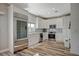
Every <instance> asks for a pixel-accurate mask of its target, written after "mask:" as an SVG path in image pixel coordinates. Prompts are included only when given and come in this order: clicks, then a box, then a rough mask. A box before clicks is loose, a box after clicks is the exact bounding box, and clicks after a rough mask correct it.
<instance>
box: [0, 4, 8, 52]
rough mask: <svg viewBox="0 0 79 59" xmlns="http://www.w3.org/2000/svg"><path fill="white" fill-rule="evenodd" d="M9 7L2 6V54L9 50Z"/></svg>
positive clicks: (0, 9)
mask: <svg viewBox="0 0 79 59" xmlns="http://www.w3.org/2000/svg"><path fill="white" fill-rule="evenodd" d="M7 9H8V6H7V5H5V4H0V12H3V13H4V14H3V15H1V14H0V52H1V51H6V50H7V49H8V14H7V11H8V10H7Z"/></svg>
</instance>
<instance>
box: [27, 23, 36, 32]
mask: <svg viewBox="0 0 79 59" xmlns="http://www.w3.org/2000/svg"><path fill="white" fill-rule="evenodd" d="M28 32H29V33H32V32H35V24H34V23H28Z"/></svg>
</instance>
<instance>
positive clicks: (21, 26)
mask: <svg viewBox="0 0 79 59" xmlns="http://www.w3.org/2000/svg"><path fill="white" fill-rule="evenodd" d="M25 37H27V22H25V21H20V20H17V39H21V38H25Z"/></svg>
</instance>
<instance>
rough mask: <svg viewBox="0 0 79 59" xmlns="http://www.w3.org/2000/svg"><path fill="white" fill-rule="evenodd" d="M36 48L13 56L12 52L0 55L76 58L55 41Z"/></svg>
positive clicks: (41, 44)
mask: <svg viewBox="0 0 79 59" xmlns="http://www.w3.org/2000/svg"><path fill="white" fill-rule="evenodd" d="M38 44H39V45H38V46H37V47H34V48H27V49H24V50H22V51H19V52H16V53H15V54H11V53H10V52H4V53H0V56H35V55H39V56H76V55H75V54H71V53H70V51H69V49H66V48H64V44H63V43H58V42H56V41H53V40H46V41H44V42H42V43H38Z"/></svg>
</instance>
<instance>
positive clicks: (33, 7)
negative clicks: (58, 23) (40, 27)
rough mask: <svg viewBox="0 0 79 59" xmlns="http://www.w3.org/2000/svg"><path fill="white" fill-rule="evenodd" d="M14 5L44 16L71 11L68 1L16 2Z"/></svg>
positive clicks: (59, 14) (53, 15) (54, 15)
mask: <svg viewBox="0 0 79 59" xmlns="http://www.w3.org/2000/svg"><path fill="white" fill-rule="evenodd" d="M14 5H16V6H18V7H20V8H23V9H25V10H28V11H29V12H30V13H32V14H34V15H38V16H42V17H44V18H49V17H56V16H61V15H64V14H67V13H70V11H71V10H70V9H71V8H70V4H69V3H17V4H14Z"/></svg>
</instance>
